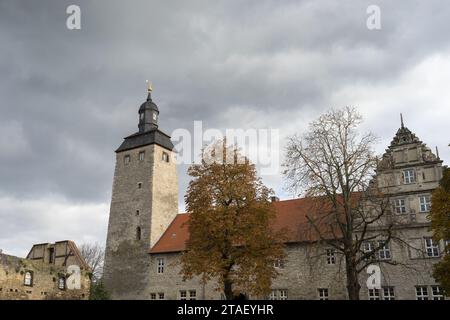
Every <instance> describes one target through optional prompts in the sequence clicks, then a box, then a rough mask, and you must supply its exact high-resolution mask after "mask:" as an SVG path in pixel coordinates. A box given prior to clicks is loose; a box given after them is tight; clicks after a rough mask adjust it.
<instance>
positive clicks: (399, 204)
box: [395, 199, 406, 213]
mask: <svg viewBox="0 0 450 320" xmlns="http://www.w3.org/2000/svg"><path fill="white" fill-rule="evenodd" d="M395 212H396V213H406V204H405V199H396V200H395Z"/></svg>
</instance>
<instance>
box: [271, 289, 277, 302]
mask: <svg viewBox="0 0 450 320" xmlns="http://www.w3.org/2000/svg"><path fill="white" fill-rule="evenodd" d="M269 300H277V290H272V291H271V292H270V295H269Z"/></svg>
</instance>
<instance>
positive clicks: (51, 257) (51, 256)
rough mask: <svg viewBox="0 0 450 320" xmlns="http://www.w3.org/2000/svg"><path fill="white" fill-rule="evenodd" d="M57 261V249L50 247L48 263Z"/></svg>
mask: <svg viewBox="0 0 450 320" xmlns="http://www.w3.org/2000/svg"><path fill="white" fill-rule="evenodd" d="M54 262H55V249H54V248H49V249H48V263H54Z"/></svg>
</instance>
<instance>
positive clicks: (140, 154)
mask: <svg viewBox="0 0 450 320" xmlns="http://www.w3.org/2000/svg"><path fill="white" fill-rule="evenodd" d="M144 159H145V151H141V152H139V161H143V160H144Z"/></svg>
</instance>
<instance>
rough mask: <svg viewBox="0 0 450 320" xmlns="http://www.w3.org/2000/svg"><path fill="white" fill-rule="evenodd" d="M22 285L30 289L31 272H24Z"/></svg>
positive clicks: (31, 283)
mask: <svg viewBox="0 0 450 320" xmlns="http://www.w3.org/2000/svg"><path fill="white" fill-rule="evenodd" d="M23 284H24V285H26V286H29V287H31V286H32V285H33V274H32V273H31V271H27V272H25V276H24V278H23Z"/></svg>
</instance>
